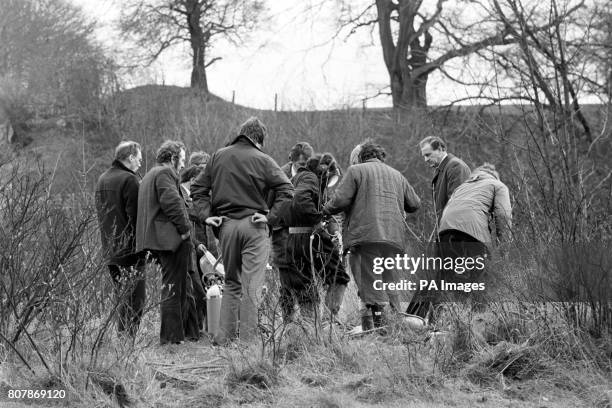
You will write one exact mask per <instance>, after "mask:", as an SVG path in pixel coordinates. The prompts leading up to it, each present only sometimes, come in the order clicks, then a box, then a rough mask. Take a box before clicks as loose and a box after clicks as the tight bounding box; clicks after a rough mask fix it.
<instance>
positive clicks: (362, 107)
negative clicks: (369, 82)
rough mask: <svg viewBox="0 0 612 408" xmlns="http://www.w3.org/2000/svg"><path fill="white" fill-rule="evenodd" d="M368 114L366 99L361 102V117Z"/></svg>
mask: <svg viewBox="0 0 612 408" xmlns="http://www.w3.org/2000/svg"><path fill="white" fill-rule="evenodd" d="M365 112H366V98H363V99H362V100H361V116H365Z"/></svg>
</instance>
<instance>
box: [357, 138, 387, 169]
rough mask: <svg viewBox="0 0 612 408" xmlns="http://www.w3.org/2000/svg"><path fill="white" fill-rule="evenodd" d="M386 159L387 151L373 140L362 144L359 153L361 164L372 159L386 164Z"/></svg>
mask: <svg viewBox="0 0 612 408" xmlns="http://www.w3.org/2000/svg"><path fill="white" fill-rule="evenodd" d="M386 157H387V152H385V149H384V148H383V147H382V146H381V145H379V144H378V143H374V142H373V141H371V140H366V141H365V142H363V143H361V150H360V152H359V162H360V163H363V162H365V161H367V160H370V159H378V160H380V161H381V162H384V161H385V158H386Z"/></svg>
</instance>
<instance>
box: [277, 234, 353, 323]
mask: <svg viewBox="0 0 612 408" xmlns="http://www.w3.org/2000/svg"><path fill="white" fill-rule="evenodd" d="M310 236H311V234H310V233H299V234H289V239H288V241H287V258H288V260H289V261H290V263H289V267H288V268H287V269H286V270H284V271H283V270H280V269H279V275H280V282H281V290H280V295H281V296H280V303H281V307H282V309H283V315H284V316H285V317H290V316H291V315H292V314H293V311H294V307H295V303H296V302H297V303H298V304H299V305H300V306H303V307H306V308H309V309H311V310H314V309H313V308H315V307H316V305H318V304H319V301H320V296H319V285H323V284H325V285H332V284H338V285H346V284H347V283H348V282H349V281H350V277H349V276H348V274H347V273H346V270H345V268H344V264H343V263H342V258H341V256H340V251H339V250H338V248H337V246H336V245H335V244H334V242H333V241H332V238H331V236H330V235H329V234H327V233H326V232H321V233H318V234H314V236H313V240H312V242H311V241H310ZM311 247H312V259H311Z"/></svg>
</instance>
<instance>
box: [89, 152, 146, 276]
mask: <svg viewBox="0 0 612 408" xmlns="http://www.w3.org/2000/svg"><path fill="white" fill-rule="evenodd" d="M139 184H140V177H139V176H137V175H136V173H134V172H133V171H131V170H129V169H128V168H127V167H125V166H124V165H123V164H122V163H121V162H119V161H114V162H113V164H112V166H111V168H110V169H108V170H106V171H105V172H104V173H103V174H102V175H101V176H100V178H99V179H98V183H97V184H96V210H97V213H98V224H99V226H100V233H101V235H102V250H103V253H104V258H105V260H106V262H107V264H108V265H120V266H129V265H133V264H135V263H136V255H135V254H136V241H135V236H134V233H135V231H136V214H137V212H138V187H139Z"/></svg>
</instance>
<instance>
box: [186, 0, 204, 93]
mask: <svg viewBox="0 0 612 408" xmlns="http://www.w3.org/2000/svg"><path fill="white" fill-rule="evenodd" d="M185 8H186V11H187V24H188V26H189V42H190V45H191V52H192V54H193V58H192V66H191V87H192V88H198V89H200V90H202V91H204V92H206V93H208V81H207V79H206V64H205V63H204V58H205V54H206V38H205V35H206V34H205V33H204V32H203V31H202V26H201V25H200V17H201V12H202V10H201V9H200V5H199V4H198V1H197V0H188V1H187V2H186V4H185Z"/></svg>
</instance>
